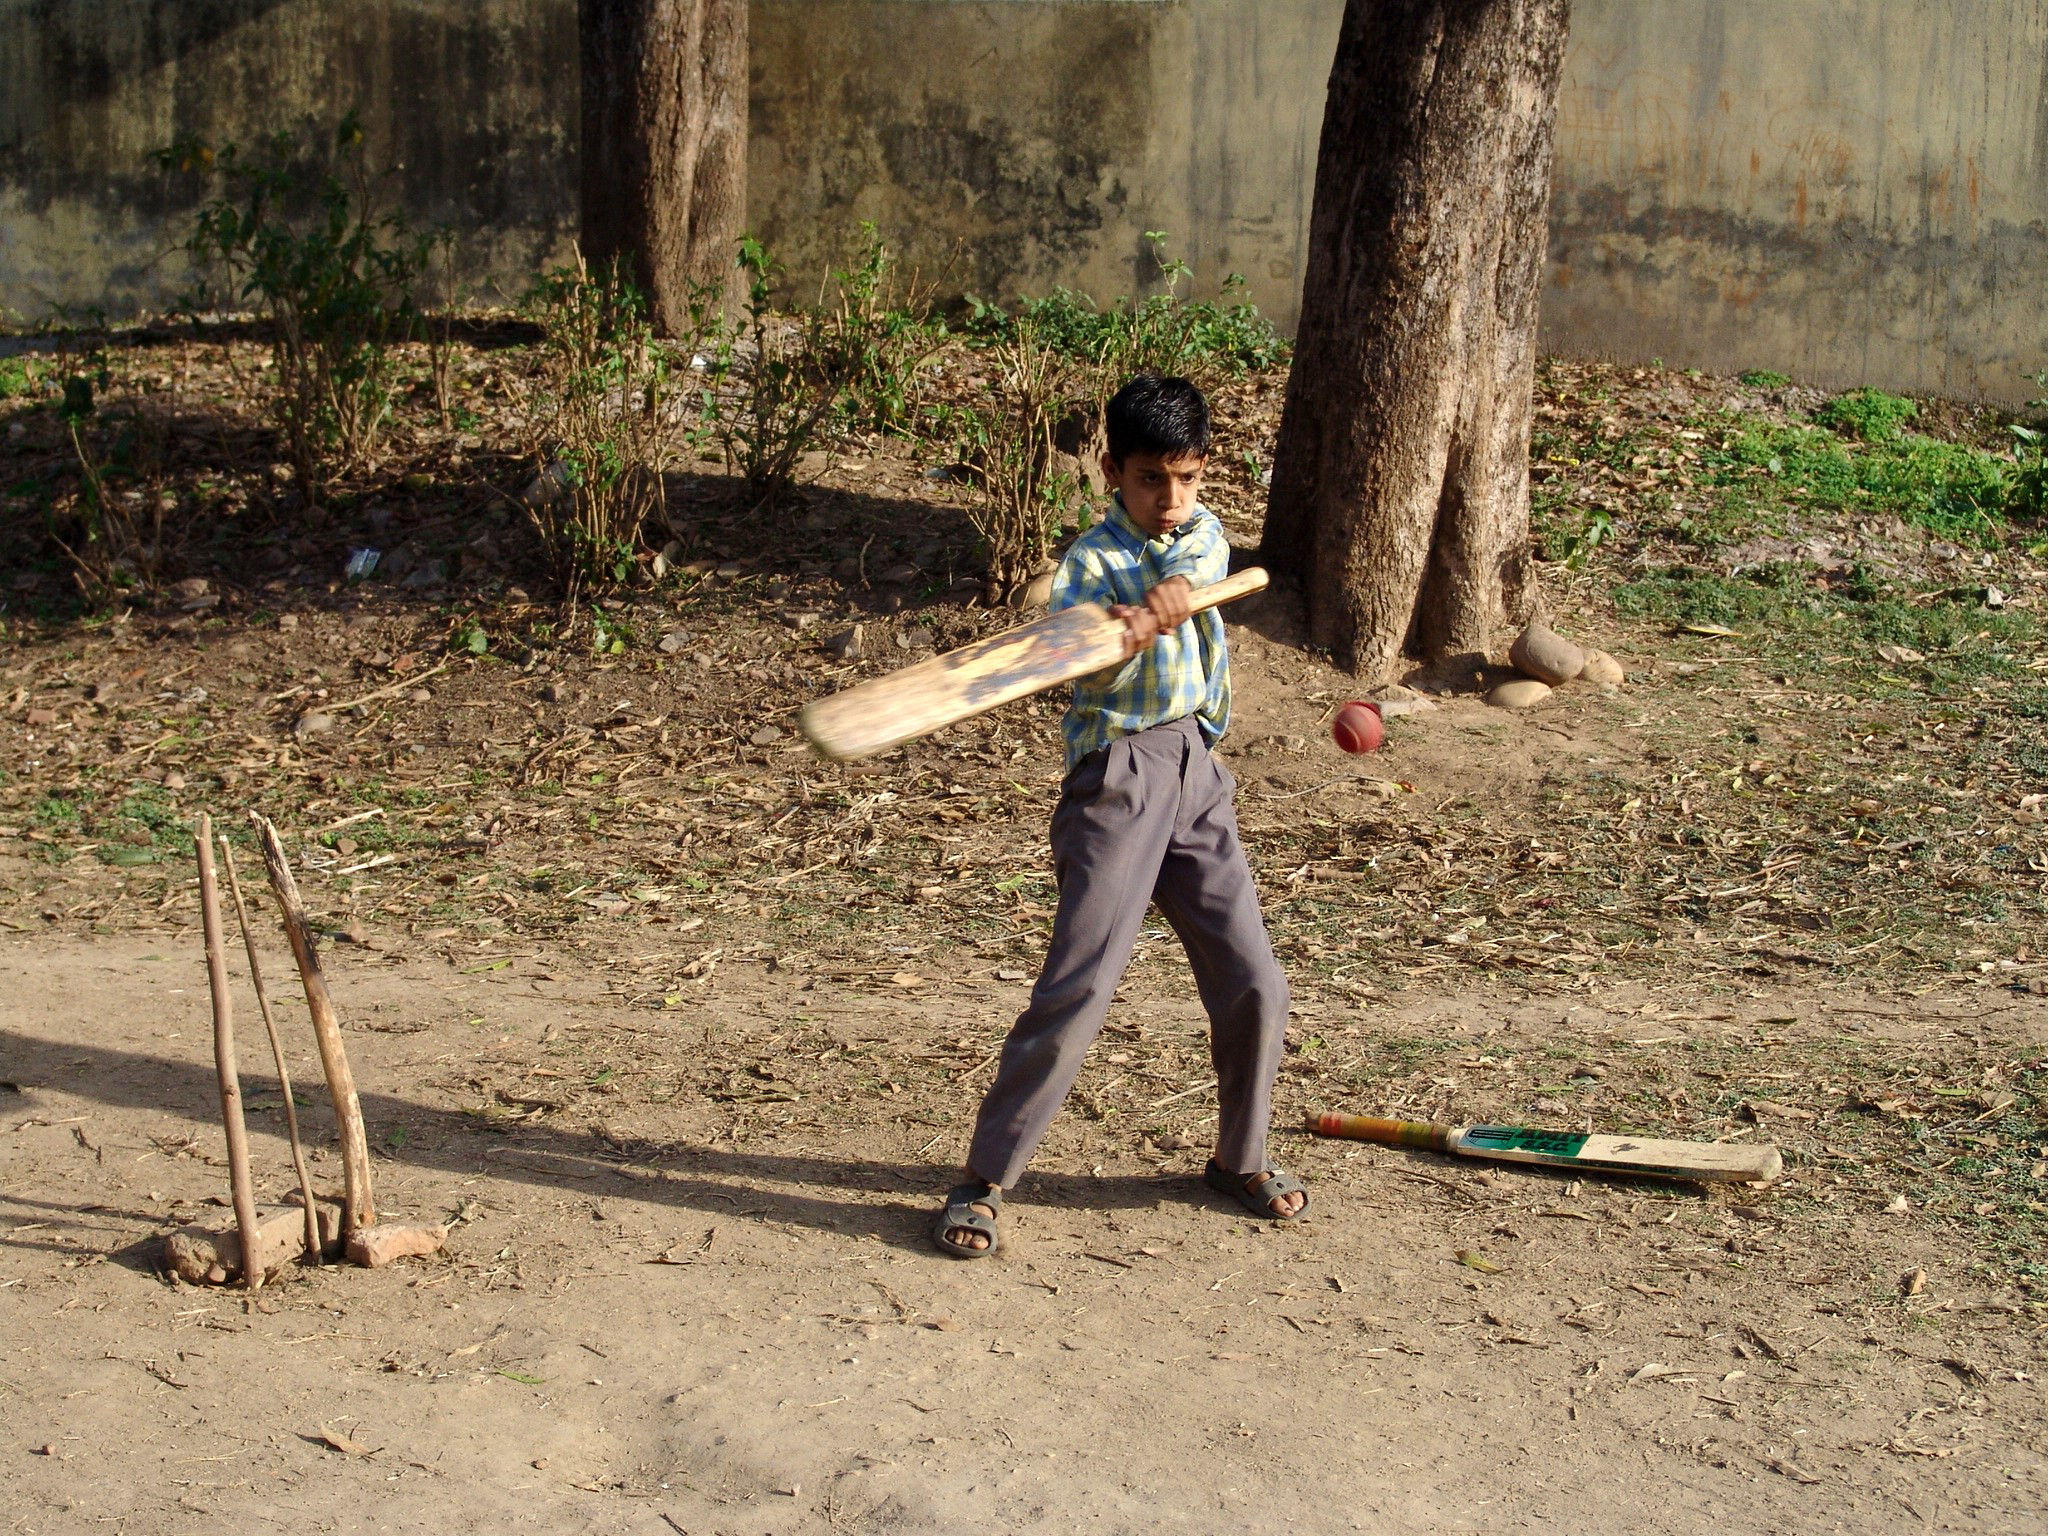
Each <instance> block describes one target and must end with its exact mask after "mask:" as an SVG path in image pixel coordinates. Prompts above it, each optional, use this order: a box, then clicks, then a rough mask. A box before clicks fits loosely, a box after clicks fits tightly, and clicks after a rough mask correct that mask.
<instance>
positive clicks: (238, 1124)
mask: <svg viewBox="0 0 2048 1536" xmlns="http://www.w3.org/2000/svg"><path fill="white" fill-rule="evenodd" d="M193 841H194V842H195V843H197V844H198V848H199V921H200V924H201V926H202V928H203V929H204V931H205V934H206V985H207V989H208V990H209V991H210V992H211V993H212V994H213V1069H214V1073H215V1075H216V1076H217V1077H218V1078H219V1079H220V1118H221V1123H222V1125H223V1126H224V1127H225V1128H226V1130H227V1136H228V1189H229V1192H230V1193H231V1194H232V1195H233V1196H234V1201H235V1229H236V1231H237V1233H238V1234H239V1235H240V1237H241V1242H242V1251H243V1252H244V1253H253V1252H255V1250H256V1188H255V1185H254V1184H253V1183H251V1182H250V1179H249V1127H248V1126H247V1124H245V1123H244V1121H243V1119H242V1084H241V1079H240V1077H239V1076H238V1074H237V1073H236V1071H235V1007H234V1000H233V998H231V997H230V996H229V995H228V961H227V955H226V954H225V953H224V951H223V949H222V945H221V932H220V892H219V891H218V890H217V889H216V888H215V886H214V881H213V818H212V817H211V816H209V815H207V814H206V813H205V812H204V811H201V812H200V813H199V826H198V828H197V830H195V831H194V833H193ZM242 1284H244V1285H245V1286H247V1287H248V1288H249V1289H250V1290H252V1291H253V1290H255V1289H256V1288H257V1287H258V1286H260V1285H262V1284H263V1266H262V1265H261V1264H245V1265H243V1266H242Z"/></svg>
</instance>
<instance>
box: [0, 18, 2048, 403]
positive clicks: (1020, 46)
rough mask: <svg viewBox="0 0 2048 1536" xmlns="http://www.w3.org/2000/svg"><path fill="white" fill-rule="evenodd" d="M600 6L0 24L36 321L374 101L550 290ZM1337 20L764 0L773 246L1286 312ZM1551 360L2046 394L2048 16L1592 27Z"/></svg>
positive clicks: (566, 222) (404, 170)
mask: <svg viewBox="0 0 2048 1536" xmlns="http://www.w3.org/2000/svg"><path fill="white" fill-rule="evenodd" d="M575 9H576V8H575V4H574V0H350V3H348V4H345V5H344V4H333V3H327V0H0V308H5V309H8V310H12V311H14V312H15V313H17V314H20V315H23V316H31V317H32V316H40V315H45V314H47V313H49V312H50V310H51V309H52V308H53V307H54V306H56V305H60V304H73V305H77V304H92V305H99V306H103V307H105V308H106V309H107V310H108V311H109V312H112V313H123V312H132V311H135V310H138V309H147V308H161V307H163V306H164V305H165V304H167V303H169V302H170V301H171V299H172V298H173V297H174V296H175V295H176V294H177V292H178V291H179V290H180V288H181V287H183V286H184V283H185V276H184V273H183V271H182V268H181V265H180V261H179V259H178V257H177V255H176V253H175V250H174V248H175V246H176V244H177V237H178V234H179V233H180V231H181V226H182V224H183V221H184V215H185V213H186V212H187V211H188V210H189V203H188V202H186V201H181V199H182V198H183V197H184V194H183V193H182V192H181V191H180V189H178V188H177V187H174V186H171V185H169V184H167V183H165V182H164V181H163V180H162V179H161V178H159V177H158V176H157V174H156V173H155V172H154V171H153V170H152V169H151V168H150V167H149V164H148V161H147V151H148V150H149V149H150V148H151V147H153V146H154V145H158V144H162V143H167V142H169V141H170V140H171V139H172V138H174V137H176V136H177V135H179V134H181V133H192V134H198V135H201V136H204V137H207V138H210V139H213V140H216V141H219V140H228V139H239V140H243V141H247V140H250V139H252V138H254V137H256V136H257V135H258V134H260V133H262V132H266V131H268V130H271V129H274V128H278V127H290V126H295V125H298V124H302V123H306V122H309V121H317V122H320V123H324V124H328V125H331V124H332V123H333V121H334V120H335V119H336V118H337V117H339V115H340V114H341V113H342V112H343V111H345V110H348V109H349V108H351V107H354V108H357V109H359V110H360V111H361V112H362V114H363V119H364V124H365V127H366V129H367V130H368V132H369V137H370V152H371V155H372V157H373V159H375V160H377V161H379V162H382V163H391V164H394V165H396V166H397V167H398V168H399V169H397V170H396V172H395V173H394V175H393V176H392V178H391V180H390V183H389V190H390V193H391V196H392V198H393V200H394V202H395V203H397V204H399V205H402V206H404V207H405V208H406V209H407V210H409V211H410V213H411V214H412V216H413V217H414V218H415V219H416V220H417V221H419V222H422V223H437V222H447V223H451V224H454V225H457V226H459V227H461V228H462V229H464V230H466V231H468V232H469V233H468V236H467V246H466V251H465V254H466V259H467V260H468V262H469V263H470V264H471V265H472V266H473V267H474V268H475V269H476V270H478V271H479V272H481V273H482V274H484V276H485V278H486V279H487V280H488V281H487V285H486V291H487V292H489V291H492V290H495V292H497V293H499V294H511V293H516V292H518V291H519V289H520V288H521V287H523V286H524V284H525V282H526V281H527V280H528V279H529V278H530V276H531V274H532V273H533V272H534V270H535V269H536V267H537V266H538V265H539V264H540V263H542V262H543V261H545V260H547V259H550V258H553V257H558V256H560V255H562V254H564V253H565V252H566V249H567V242H568V240H569V238H570V236H571V235H572V234H573V231H574V229H575V224H576V214H575V201H574V199H575V188H576V174H575V164H574V159H575V154H576V144H575V124H576V121H577V79H576V48H575ZM1341 10H1342V0H1156V3H1152V0H1148V3H1111V0H1090V3H1069V0H980V3H968V0H755V4H754V29H755V51H754V70H753V89H754V142H753V149H752V175H753V188H752V194H753V207H752V222H753V223H754V225H755V226H756V228H757V229H758V230H760V231H761V232H762V233H763V234H764V235H765V236H766V237H767V238H768V239H769V240H770V242H771V243H772V244H773V245H774V246H775V247H776V248H777V249H778V251H779V252H780V253H781V255H782V256H783V258H784V260H785V261H786V263H787V264H788V267H789V270H790V272H791V276H792V282H793V285H794V287H795V290H796V291H797V292H799V293H806V294H807V293H814V292H816V284H817V280H818V277H819V274H821V273H822V272H823V271H824V270H825V269H826V268H827V267H828V266H829V265H831V264H833V263H835V262H838V261H841V260H843V259H844V257H845V255H846V253H847V251H848V249H849V248H850V245H851V241H852V238H853V233H854V225H855V223H856V221H858V220H859V219H862V218H871V219H873V220H875V221H876V222H877V223H878V224H879V225H880V226H881V227H882V229H883V230H884V232H885V233H886V234H887V235H888V236H889V237H890V238H891V240H892V241H893V242H895V243H896V244H897V245H898V246H899V247H901V248H902V249H903V250H904V251H905V252H906V254H907V255H908V257H909V258H910V260H911V261H912V262H914V263H915V264H916V265H917V266H918V267H919V268H920V269H921V270H922V271H923V272H924V273H925V274H926V275H927V276H940V275H943V277H944V280H945V284H946V286H947V287H948V288H949V289H951V290H952V291H954V292H974V293H979V294H982V295H984V296H987V297H991V298H1009V297H1014V296H1015V295H1016V294H1018V293H1020V292H1043V291H1044V290H1045V289H1047V288H1049V287H1051V286H1052V285H1054V284H1056V283H1064V284H1067V285H1070V286H1074V287H1077V288H1080V289H1083V290H1085V291H1088V292H1091V293H1094V294H1096V295H1098V296H1101V297H1107V296H1110V295H1113V294H1117V293H1123V292H1129V291H1131V290H1133V289H1134V288H1141V287H1145V286H1147V285H1149V284H1150V283H1151V281H1152V280H1153V278H1154V269H1153V267H1152V264H1151V261H1150V256H1149V253H1148V251H1147V249H1146V246H1145V242H1144V239H1143V233H1144V231H1145V230H1147V229H1164V230H1167V231H1169V232H1170V233H1171V234H1172V236H1173V238H1174V248H1175V250H1176V252H1177V253H1178V254H1181V255H1183V256H1185V257H1186V258H1187V259H1188V260H1189V261H1190V262H1192V264H1193V265H1194V267H1195V269H1196V271H1197V274H1198V276H1197V287H1198V288H1199V289H1201V290H1203V291H1208V290H1210V289H1212V288H1213V285H1214V284H1215V283H1216V281H1217V280H1219V279H1220V278H1221V277H1222V276H1223V274H1225V273H1226V272H1230V271H1239V272H1242V273H1244V274H1245V276H1246V278H1247V279H1248V280H1249V283H1250V292H1251V296H1252V298H1253V299H1254V300H1255V301H1256V302H1258V303H1259V304H1260V305H1261V306H1262V307H1263V308H1265V309H1266V310H1267V311H1268V312H1269V313H1271V314H1273V315H1274V316H1276V317H1277V318H1278V319H1280V320H1281V321H1282V322H1283V323H1289V324H1291V322H1292V318H1293V315H1294V313H1295V309H1296V305H1297V302H1298V299H1299V295H1300V291H1301V283H1302V279H1303V276H1304V274H1303V272H1302V270H1301V260H1302V251H1303V248H1304V246H1305V243H1306V227H1307V220H1308V213H1309V209H1308V200H1309V196H1310V191H1311V189H1312V187H1313V184H1314V157H1315V149H1316V142H1317V137H1318V134H1319V131H1320V126H1321V111H1322V102H1323V95H1324V86H1325V81H1326V77H1327V74H1328V70H1329V62H1330V50H1331V48H1332V46H1333V45H1334V41H1335V37H1336V29H1337V22H1338V18H1339V15H1340V12H1341ZM1550 262H1551V265H1550V282H1549V284H1548V286H1547V287H1546V290H1545V303H1544V311H1543V328H1544V342H1545V345H1546V346H1547V347H1549V348H1550V349H1552V350H1555V351H1558V352H1562V353H1566V354H1575V355H1604V356H1615V357H1623V358H1638V359H1647V358H1650V357H1661V358H1663V359H1664V360H1665V361H1666V362H1668V363H1674V364H1683V365H1695V366H1700V367H1706V368H1717V369H1730V370H1732V369H1737V368H1745V367H1769V368H1778V369H1783V370H1786V371H1789V372H1794V373H1798V374H1800V375H1802V376H1804V377H1807V378H1811V379H1814V380H1816V381H1819V382H1823V383H1832V384H1841V385H1848V384H1862V383H1871V384H1879V385H1885V386H1888V387H1892V388H1917V389H1930V390H1940V391H1946V392H1950V393H1955V394H1961V395H1980V396H1988V397H1994V398H2005V399H2022V398H2026V397H2027V396H2028V395H2030V394H2035V393H2039V390H2038V389H2037V388H2035V387H2034V386H2033V385H2031V384H2030V383H2029V381H2028V380H2027V379H2026V377H2025V373H2026V372H2028V371H2032V370H2037V369H2040V368H2042V367H2043V366H2048V283H2044V282H2043V281H2042V274H2043V273H2044V272H2048V6H2044V5H2043V4H2041V3H2040V0H1972V3H1971V4H1968V5H1954V4H1951V3H1947V0H1658V3H1657V4H1655V5H1644V4H1640V3H1632V0H1577V3H1576V4H1575V6H1574V16H1573V36H1572V46H1571V50H1570V54H1569V56H1568V59H1567V62H1566V75H1565V82H1564V89H1563V92H1562V95H1561V97H1560V101H1559V110H1558V155H1557V185H1556V195H1555V199H1554V203H1553V212H1552V221H1551V250H1550Z"/></svg>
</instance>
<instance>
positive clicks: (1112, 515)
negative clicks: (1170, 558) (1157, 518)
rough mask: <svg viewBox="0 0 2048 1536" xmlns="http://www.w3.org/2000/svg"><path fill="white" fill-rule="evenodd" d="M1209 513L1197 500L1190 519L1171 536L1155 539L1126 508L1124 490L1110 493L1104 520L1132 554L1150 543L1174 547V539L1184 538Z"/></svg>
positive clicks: (1189, 516)
mask: <svg viewBox="0 0 2048 1536" xmlns="http://www.w3.org/2000/svg"><path fill="white" fill-rule="evenodd" d="M1209 515H1210V514H1209V509H1208V508H1207V507H1205V506H1203V505H1202V504H1201V503H1200V502H1196V503H1195V510H1194V511H1193V512H1192V513H1190V514H1189V515H1188V520H1187V521H1186V522H1184V523H1182V524H1181V525H1180V526H1179V527H1178V528H1176V529H1174V530H1173V533H1172V535H1171V536H1170V537H1167V538H1164V539H1155V538H1153V537H1151V536H1150V535H1149V534H1147V533H1146V532H1145V530H1144V529H1142V528H1140V527H1139V526H1138V525H1137V523H1136V521H1134V520H1133V519H1132V517H1131V514H1130V512H1129V511H1127V510H1126V509H1125V507H1124V493H1123V492H1122V491H1111V492H1110V493H1109V515H1108V516H1107V517H1105V518H1104V519H1103V521H1104V522H1106V523H1108V524H1109V526H1110V527H1111V528H1113V529H1115V530H1116V533H1117V537H1118V539H1119V540H1121V542H1123V543H1124V544H1126V545H1128V546H1129V548H1130V551H1131V553H1132V554H1137V553H1139V552H1140V551H1142V550H1143V549H1144V548H1145V547H1146V546H1147V545H1148V544H1159V545H1163V546H1165V547H1166V548H1169V549H1170V548H1172V546H1173V543H1174V540H1176V539H1180V538H1184V537H1185V536H1186V535H1187V533H1188V531H1189V530H1190V529H1192V528H1193V527H1194V526H1195V525H1196V524H1197V523H1199V522H1201V520H1202V519H1203V518H1205V517H1207V516H1209Z"/></svg>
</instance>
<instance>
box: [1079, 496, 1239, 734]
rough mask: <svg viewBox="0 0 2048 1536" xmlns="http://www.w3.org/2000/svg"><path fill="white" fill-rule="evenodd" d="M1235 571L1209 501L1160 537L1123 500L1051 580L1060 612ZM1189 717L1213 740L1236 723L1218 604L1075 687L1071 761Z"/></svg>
mask: <svg viewBox="0 0 2048 1536" xmlns="http://www.w3.org/2000/svg"><path fill="white" fill-rule="evenodd" d="M1229 574H1230V541H1229V540H1228V539H1226V538H1225V537H1224V536H1223V525H1222V524H1221V523H1219V522H1218V521H1217V520H1216V514H1215V513H1213V512H1211V511H1210V510H1209V509H1208V508H1207V507H1204V506H1202V505H1200V504H1199V503H1197V504H1196V506H1195V510H1194V515H1193V516H1191V517H1190V518H1188V520H1187V521H1186V522H1184V523H1182V524H1181V525H1180V527H1178V528H1176V529H1175V530H1174V531H1173V533H1172V535H1171V536H1170V537H1168V538H1164V539H1148V538H1146V537H1145V533H1144V530H1143V529H1141V528H1139V527H1138V525H1137V524H1136V523H1134V522H1132V521H1131V517H1130V514H1129V513H1128V512H1126V511H1124V504H1123V500H1122V498H1120V497H1119V498H1117V499H1116V500H1115V501H1114V502H1113V503H1112V504H1111V506H1110V509H1109V513H1108V515H1107V516H1106V517H1104V518H1103V520H1102V521H1101V522H1099V523H1097V524H1096V525H1095V526H1094V527H1093V528H1090V529H1089V530H1088V531H1087V532H1086V533H1084V534H1082V535H1081V537H1079V538H1078V539H1076V540H1074V542H1073V544H1072V545H1071V546H1069V547H1068V549H1067V555H1066V558H1065V559H1064V560H1062V561H1061V562H1060V568H1059V572H1058V574H1056V575H1055V576H1054V577H1053V582H1052V601H1051V604H1050V607H1051V609H1052V611H1053V612H1054V613H1058V612H1059V611H1060V610H1061V609H1062V608H1071V607H1073V606H1074V604H1076V603H1101V604H1102V605H1103V606H1104V607H1108V606H1110V605H1111V604H1115V603H1130V604H1137V603H1142V602H1143V601H1144V600H1145V594H1146V593H1147V592H1149V591H1150V590H1151V589H1152V588H1154V587H1156V586H1158V585H1159V583H1161V582H1162V581H1165V580H1167V579H1168V578H1169V577H1173V576H1185V577H1186V578H1187V581H1188V585H1189V586H1193V587H1206V586H1208V585H1209V583H1211V582H1213V581H1221V580H1222V579H1223V578H1224V577H1225V576H1227V575H1229ZM1184 715H1193V716H1194V717H1195V720H1196V723H1197V724H1198V725H1200V726H1201V729H1202V736H1203V738H1204V739H1205V740H1206V741H1207V742H1208V743H1209V744H1210V745H1211V746H1214V745H1215V744H1216V742H1217V739H1218V738H1219V737H1221V736H1222V735H1223V730H1224V727H1225V726H1227V725H1228V724H1229V723H1230V652H1229V650H1228V649H1227V647H1226V646H1225V644H1224V639H1223V618H1222V616H1221V615H1220V614H1218V613H1217V611H1216V610H1215V609H1214V608H1210V609H1207V610H1205V611H1204V612H1201V613H1198V614H1195V615H1194V616H1193V617H1192V618H1190V619H1189V620H1188V621H1187V623H1185V624H1183V625H1181V627H1180V628H1179V629H1177V630H1174V631H1173V632H1172V633H1171V634H1165V635H1161V636H1160V637H1159V638H1158V639H1157V640H1155V641H1154V642H1153V643H1152V644H1150V645H1148V646H1146V647H1145V649H1144V650H1142V651H1140V652H1138V654H1137V655H1135V656H1133V657H1131V658H1130V660H1128V661H1126V662H1124V663H1122V664H1121V665H1119V666H1115V667H1111V668H1110V669H1108V670H1107V671H1104V672H1098V673H1096V674H1095V675H1094V676H1093V677H1084V678H1082V679H1081V680H1080V681H1079V682H1077V683H1075V684H1074V699H1073V702H1072V703H1071V704H1069V705H1068V706H1067V718H1066V721H1065V727H1064V728H1065V731H1066V737H1067V766H1068V767H1069V768H1072V767H1073V766H1074V764H1076V763H1078V762H1079V761H1080V760H1081V759H1082V758H1084V757H1086V756H1087V755H1088V754H1089V753H1090V752H1093V751H1094V750H1095V749H1096V748H1097V747H1106V746H1108V745H1109V744H1110V743H1111V742H1112V741H1115V740H1116V739H1117V738H1118V737H1119V736H1129V735H1131V734H1133V733H1134V732H1137V731H1142V730H1145V729H1147V728H1148V727H1150V726H1155V725H1164V724H1165V723H1166V722H1167V721H1169V720H1178V719H1180V718H1181V717H1182V716H1184Z"/></svg>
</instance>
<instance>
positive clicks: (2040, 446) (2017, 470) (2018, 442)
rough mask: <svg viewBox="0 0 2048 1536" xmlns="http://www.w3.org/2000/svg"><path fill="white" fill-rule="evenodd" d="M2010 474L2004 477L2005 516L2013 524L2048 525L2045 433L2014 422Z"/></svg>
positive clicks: (2047, 466)
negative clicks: (2043, 523)
mask: <svg viewBox="0 0 2048 1536" xmlns="http://www.w3.org/2000/svg"><path fill="white" fill-rule="evenodd" d="M2010 431H2011V432H2012V435H2013V438H2014V446H2013V465H2014V467H2013V471H2012V474H2011V475H2010V476H2009V477H2008V478H2007V481H2006V491H2005V512H2006V516H2008V517H2010V518H2012V519H2013V520H2014V521H2015V522H2027V523H2039V522H2048V433H2044V432H2042V431H2040V430H2038V429H2036V428H2034V427H2025V426H2021V425H2020V424H2019V423H2018V422H2014V423H2013V424H2012V426H2011V428H2010Z"/></svg>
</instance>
